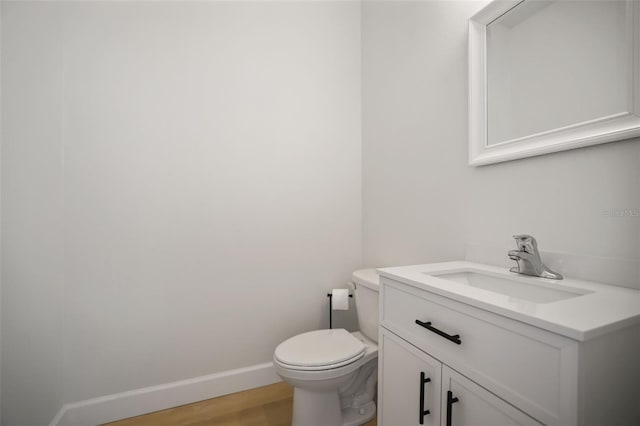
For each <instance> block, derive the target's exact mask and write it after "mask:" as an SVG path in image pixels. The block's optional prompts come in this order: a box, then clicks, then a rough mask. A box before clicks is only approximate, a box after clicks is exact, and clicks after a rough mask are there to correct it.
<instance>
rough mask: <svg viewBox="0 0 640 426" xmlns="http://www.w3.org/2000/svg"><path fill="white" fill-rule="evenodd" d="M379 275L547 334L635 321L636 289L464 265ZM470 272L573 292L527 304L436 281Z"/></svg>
mask: <svg viewBox="0 0 640 426" xmlns="http://www.w3.org/2000/svg"><path fill="white" fill-rule="evenodd" d="M377 271H378V273H379V274H380V276H381V277H386V278H390V279H393V280H395V281H400V282H402V283H405V284H408V285H410V286H413V287H416V288H419V289H422V290H426V291H429V292H431V293H435V294H438V295H440V296H443V297H446V298H449V299H453V300H456V301H458V302H462V303H465V304H467V305H471V306H474V307H477V308H480V309H483V310H486V311H489V312H493V313H495V314H498V315H502V316H505V317H508V318H511V319H514V320H518V321H522V322H524V323H527V324H530V325H533V326H536V327H539V328H541V329H544V330H548V331H551V332H553V333H556V334H560V335H562V336H566V337H569V338H571V339H574V340H578V341H586V340H590V339H593V338H595V337H598V336H601V335H603V334H606V333H609V332H611V331H614V330H618V329H621V328H624V327H627V326H629V325H632V324H637V323H640V290H634V289H629V288H625V287H618V286H613V285H606V284H599V283H595V282H589V281H582V280H574V279H571V278H565V279H564V280H549V279H545V278H537V277H528V276H523V275H520V274H516V273H513V272H509V270H508V269H507V268H504V267H498V266H490V265H483V264H480V263H474V262H468V261H455V262H443V263H431V264H425V265H411V266H398V267H390V268H380V269H378V270H377ZM467 272H471V273H476V274H483V275H485V276H489V277H495V278H497V279H498V280H500V281H502V280H509V281H513V282H514V285H516V286H517V285H523V286H531V287H532V288H534V287H540V288H547V289H559V291H561V292H568V293H573V294H575V295H572V296H570V297H569V298H566V299H563V300H557V301H550V302H546V301H545V302H537V303H536V302H532V301H530V300H525V299H523V298H520V297H517V296H513V295H507V294H501V293H499V292H495V291H490V290H486V289H483V288H478V287H474V286H472V285H468V284H464V283H459V282H455V281H451V280H449V279H445V278H441V277H438V276H437V275H441V276H446V275H445V274H455V273H463V274H464V273H467Z"/></svg>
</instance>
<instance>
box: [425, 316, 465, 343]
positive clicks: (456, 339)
mask: <svg viewBox="0 0 640 426" xmlns="http://www.w3.org/2000/svg"><path fill="white" fill-rule="evenodd" d="M416 324H418V325H419V326H420V327H424V328H426V329H427V330H429V331H433V332H434V333H436V334H437V335H438V336H442V337H444V338H445V339H447V340H451V341H452V342H453V343H455V344H458V345H459V344H460V343H462V340H460V335H459V334H456V335H455V336H452V335H451V334H447V333H445V332H444V331H442V330H438V329H437V328H435V327H432V326H431V321H427V322H422V321H420V320H416Z"/></svg>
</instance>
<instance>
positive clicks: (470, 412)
mask: <svg viewBox="0 0 640 426" xmlns="http://www.w3.org/2000/svg"><path fill="white" fill-rule="evenodd" d="M442 383H443V387H442V424H441V426H516V425H518V426H525V425H526V426H538V425H541V423H538V422H537V421H535V420H534V419H533V418H531V417H529V416H528V415H526V414H525V413H523V412H522V411H520V410H518V409H516V408H515V407H513V406H512V405H510V404H508V403H507V402H506V401H504V400H502V399H500V398H498V397H497V396H495V395H494V394H492V393H491V392H489V391H488V390H486V389H484V388H482V387H480V386H479V385H477V384H476V383H474V382H472V381H471V380H469V379H467V378H466V377H464V376H463V375H461V374H460V373H457V372H456V371H454V370H452V369H450V368H449V367H447V366H446V365H443V366H442Z"/></svg>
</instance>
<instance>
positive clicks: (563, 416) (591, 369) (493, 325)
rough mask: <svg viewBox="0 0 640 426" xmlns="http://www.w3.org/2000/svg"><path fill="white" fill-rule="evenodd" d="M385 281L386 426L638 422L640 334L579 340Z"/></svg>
mask: <svg viewBox="0 0 640 426" xmlns="http://www.w3.org/2000/svg"><path fill="white" fill-rule="evenodd" d="M381 275H382V276H381V288H380V328H379V363H380V364H379V381H378V386H379V390H378V424H379V425H380V426H410V425H419V424H424V425H439V426H450V425H451V426H463V425H467V426H511V425H550V426H578V425H580V426H583V425H593V426H624V425H628V426H632V425H636V426H637V425H638V424H640V422H639V419H640V409H639V408H638V405H640V404H639V402H640V367H639V365H640V353H639V348H640V326H637V325H635V326H633V325H632V326H629V327H624V328H622V329H620V330H618V331H616V332H611V333H607V334H605V335H603V336H599V337H597V338H593V339H590V340H589V341H578V340H574V339H571V338H568V337H566V336H562V335H560V334H557V333H553V332H550V331H548V330H544V329H542V328H539V327H536V326H532V325H529V324H526V323H524V322H522V321H517V320H514V319H511V318H508V317H506V316H503V315H498V314H496V313H493V312H490V311H488V310H485V309H481V308H479V307H476V306H471V305H470V304H466V303H462V302H460V301H457V300H454V299H452V298H448V297H443V296H441V295H438V294H435V293H432V292H430V291H427V290H426V289H423V288H421V287H420V286H419V285H413V284H410V283H405V282H401V281H399V280H395V279H391V278H389V277H385V276H384V274H381ZM423 379H429V380H428V381H426V382H425V380H423ZM456 398H457V400H455V399H456ZM448 399H454V401H456V402H448ZM426 410H428V411H429V412H428V414H424V415H422V414H421V413H423V412H425V411H426Z"/></svg>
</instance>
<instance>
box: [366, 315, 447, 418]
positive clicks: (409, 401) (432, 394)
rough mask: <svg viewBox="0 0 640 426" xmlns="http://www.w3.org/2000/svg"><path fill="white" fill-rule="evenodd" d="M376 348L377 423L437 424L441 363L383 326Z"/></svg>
mask: <svg viewBox="0 0 640 426" xmlns="http://www.w3.org/2000/svg"><path fill="white" fill-rule="evenodd" d="M379 348H380V351H379V357H380V358H379V362H380V370H379V371H380V377H379V383H380V393H379V398H378V401H379V407H378V410H379V415H380V416H379V421H380V423H381V425H389V426H412V425H420V424H423V425H426V426H439V424H440V406H441V404H440V394H441V383H440V382H441V381H440V377H441V366H442V364H441V363H440V362H439V361H437V360H436V359H434V358H432V357H430V356H429V355H427V354H425V353H424V352H422V351H421V350H419V349H417V348H415V347H414V346H412V345H410V344H409V343H407V342H405V341H404V340H403V339H401V338H399V337H397V336H395V335H394V334H392V333H391V332H389V331H387V330H385V329H384V328H381V329H380V339H379ZM423 377H424V379H425V380H424V382H423V380H422V379H423ZM427 379H428V380H427ZM427 410H428V411H429V413H428V414H424V415H422V416H421V415H420V413H421V412H424V411H427ZM421 419H422V422H423V423H420V420H421Z"/></svg>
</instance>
